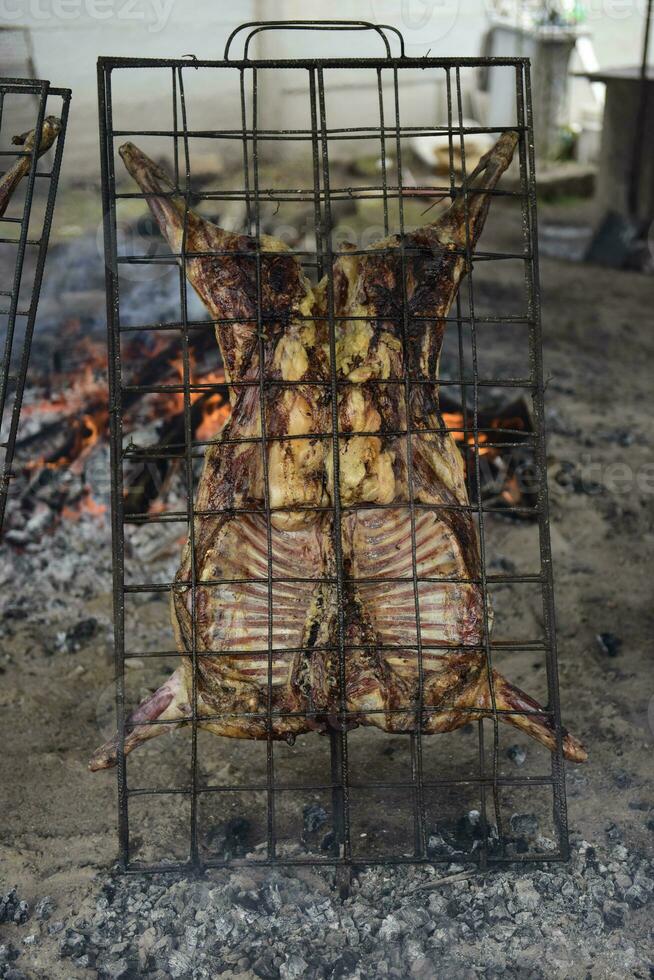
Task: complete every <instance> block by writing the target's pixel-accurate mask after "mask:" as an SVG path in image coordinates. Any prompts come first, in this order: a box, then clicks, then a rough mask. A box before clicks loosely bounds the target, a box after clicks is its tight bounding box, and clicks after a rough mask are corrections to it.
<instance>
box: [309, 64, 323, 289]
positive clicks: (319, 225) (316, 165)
mask: <svg viewBox="0 0 654 980" xmlns="http://www.w3.org/2000/svg"><path fill="white" fill-rule="evenodd" d="M309 102H310V111H311V156H312V160H313V222H314V225H315V234H316V274H317V276H318V279H319V280H320V279H322V277H323V274H324V271H325V268H324V250H325V246H324V220H323V215H322V209H321V206H320V150H319V146H318V108H317V105H316V76H315V74H314V72H313V70H312V69H309Z"/></svg>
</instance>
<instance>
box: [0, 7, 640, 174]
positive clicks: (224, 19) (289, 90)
mask: <svg viewBox="0 0 654 980" xmlns="http://www.w3.org/2000/svg"><path fill="white" fill-rule="evenodd" d="M644 2H645V0H588V4H587V6H588V8H589V20H588V26H589V28H590V30H591V31H592V33H593V37H594V42H595V47H596V51H597V54H598V58H599V61H600V65H602V66H609V65H615V64H623V63H627V62H630V61H631V62H633V61H634V60H636V58H637V57H638V51H639V46H640V34H641V20H642V12H643V4H644ZM489 4H490V0H360V2H357V3H353V2H352V0H350V2H345V0H330V2H327V0H232V2H230V3H227V2H224V0H0V25H5V26H10V27H11V26H13V27H19V26H23V27H26V28H28V29H29V31H30V36H31V42H32V50H33V57H34V63H35V67H36V71H37V73H38V74H39V75H40V77H44V78H49V79H50V81H51V82H52V83H53V84H57V85H67V86H70V87H71V88H72V89H73V95H74V101H73V107H72V115H71V124H70V131H69V144H68V151H67V161H68V167H69V168H70V165H71V161H74V165H75V167H76V171H77V172H78V173H79V174H80V175H83V176H87V175H92V174H95V173H96V172H97V108H96V104H97V96H96V76H95V62H96V58H97V56H98V55H100V54H106V55H134V54H136V55H143V56H152V57H156V56H181V55H184V54H187V53H191V52H192V53H194V54H196V55H197V56H198V57H206V58H218V57H221V56H222V50H223V46H224V42H225V39H226V37H227V35H228V34H229V32H230V31H231V30H232V28H233V27H234V26H235V25H236V24H238V23H241V22H243V21H247V20H251V19H286V18H292V17H300V18H307V17H329V18H361V19H366V20H373V21H384V22H387V23H392V24H395V25H396V26H398V27H399V28H400V29H401V30H402V31H403V33H404V35H405V38H406V41H407V50H408V53H409V54H412V55H421V54H425V53H426V52H427V51H431V53H432V54H433V55H475V54H478V53H479V51H480V49H481V44H482V39H483V36H484V33H485V30H486V28H487V23H488V19H487V9H488V6H489ZM337 43H338V50H339V51H342V52H343V53H344V54H360V55H366V54H374V53H376V52H378V51H379V50H380V41H379V39H378V38H377V37H374V36H367V35H361V34H357V35H354V34H352V35H339V40H338V42H337ZM333 51H334V36H333V35H328V36H318V35H315V36H311V37H309V36H307V35H306V34H304V35H302V37H301V39H300V37H299V36H298V35H295V34H292V33H284V34H269V35H263V36H262V38H261V39H260V40H259V41H258V42H257V45H256V47H255V49H254V53H255V55H256V54H257V53H259V54H260V55H263V56H271V57H272V56H279V57H284V56H287V57H294V56H297V55H299V54H313V53H315V54H323V55H324V54H328V53H332V52H333ZM189 74H190V73H189ZM372 81H373V80H372V79H370V80H368V81H367V82H364V83H363V84H362V82H361V79H360V78H359V77H357V81H356V83H355V82H353V84H352V87H351V89H350V90H349V91H348V90H347V89H344V90H342V91H341V93H340V95H334V98H333V104H334V109H333V111H332V116H333V117H335V115H336V113H340V114H341V116H342V124H347V122H348V121H351V120H352V119H353V118H355V117H360V116H361V115H362V114H364V113H367V112H368V111H369V110H370V112H372V111H373V110H374V108H375V99H376V96H375V93H374V88H373V87H371V84H370V82H372ZM191 84H192V83H189V85H191ZM163 87H164V86H163V82H162V79H161V77H158V75H157V73H152V74H150V75H146V74H145V73H144V77H143V78H142V79H140V80H139V84H138V88H135V87H134V88H132V89H131V90H130V91H129V92H123V93H122V96H123V97H124V98H125V99H126V100H128V102H129V105H130V113H131V122H133V123H134V124H135V125H136V126H137V127H138V126H141V125H147V124H148V123H150V124H151V125H155V123H154V120H156V119H157V118H159V117H162V118H163V117H166V118H167V116H166V114H169V101H168V99H165V100H162V98H161V95H160V93H161V91H162V89H163ZM284 88H285V98H284V101H283V105H282V102H281V101H280V100H276V101H275V103H274V104H273V103H271V102H270V101H269V102H268V103H266V104H265V111H266V113H267V118H269V119H270V120H271V122H274V121H278V120H279V119H281V118H283V119H289V120H293V119H294V118H296V117H297V116H301V115H302V113H304V112H305V110H306V99H305V96H304V94H302V93H300V91H299V86H298V85H297V79H296V80H295V81H294V79H293V78H292V77H291V76H289V77H287V78H286V79H285V80H284ZM406 91H407V95H406V100H405V103H404V104H403V115H404V117H405V118H408V121H410V118H411V115H412V114H414V113H415V114H416V115H418V114H424V112H425V111H428V112H430V113H432V114H438V113H440V112H442V103H443V97H442V92H440V91H439V90H438V86H434V84H433V81H431V80H426V79H425V78H424V77H422V78H421V77H420V73H416V75H415V78H414V79H413V81H412V85H411V87H410V88H407V90H406ZM575 94H576V98H577V99H584V98H587V97H588V92H587V91H586V90H585V89H584V86H583V85H577V87H576V89H575ZM194 98H195V101H194V105H195V106H197V109H196V111H197V113H198V115H197V116H196V118H195V120H193V121H191V124H192V125H199V124H205V122H206V124H207V125H209V124H210V123H211V121H212V120H214V119H215V117H216V114H217V112H216V110H217V109H220V112H221V113H223V111H224V110H225V109H226V108H227V109H228V113H227V114H228V117H232V118H236V115H237V109H238V106H237V102H236V92H235V91H227V90H225V91H223V90H222V89H218V90H212V91H211V92H207V91H206V90H205V91H204V92H196V93H194ZM432 117H433V115H432Z"/></svg>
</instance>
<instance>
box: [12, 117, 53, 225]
mask: <svg viewBox="0 0 654 980" xmlns="http://www.w3.org/2000/svg"><path fill="white" fill-rule="evenodd" d="M60 130H61V122H60V120H59V119H57V118H56V116H46V117H45V119H44V120H43V126H42V127H41V141H40V143H39V148H38V151H37V152H38V156H42V155H43V154H44V153H45V152H46V151H47V150H49V149H50V147H51V146H52V144H53V143H54V141H55V140H56V138H57V136H58V135H59V131H60ZM35 140H36V130H35V129H31V130H30V131H29V132H28V133H22V135H20V136H14V138H13V140H12V143H13V144H14V145H15V146H23V147H24V149H25V152H24V155H22V156H20V157H18V159H17V160H16V162H15V163H14V164H13V166H11V167H10V168H9V170H7V172H6V173H5V174H4V175H3V177H2V179H0V218H1V217H2V216H3V215H4V213H5V211H6V210H7V206H8V204H9V202H10V200H11V197H12V194H13V193H14V191H15V189H16V188H17V187H18V185H19V184H20V182H21V180H22V179H23V177H24V176H25V175H26V174H28V173H29V169H30V167H31V165H32V153H33V152H34V142H35Z"/></svg>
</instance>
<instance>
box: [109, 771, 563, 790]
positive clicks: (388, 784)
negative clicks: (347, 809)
mask: <svg viewBox="0 0 654 980" xmlns="http://www.w3.org/2000/svg"><path fill="white" fill-rule="evenodd" d="M553 783H554V780H553V777H552V775H551V773H550V774H549V775H543V776H498V777H497V779H494V778H493V777H492V776H461V777H459V778H455V777H450V778H449V779H425V780H423V784H422V785H423V786H424V788H425V789H440V788H441V787H443V786H513V787H526V788H528V787H531V786H552V785H553ZM338 786H339V784H338V783H331V782H329V783H307V784H302V783H299V784H298V783H295V784H294V783H288V784H284V783H275V786H274V788H273V792H274V793H311V792H314V793H317V792H330V791H331V790H333V789H337V788H338ZM348 786H349V787H350V789H353V790H380V789H411V788H413V786H414V784H413V782H411V781H407V780H372V781H371V782H369V783H368V782H366V783H359V782H356V781H352V780H350V781H349V782H348ZM267 789H268V785H267V783H244V784H242V785H241V784H236V783H235V784H233V785H229V784H228V785H223V786H198V787H197V793H198V794H203V795H207V794H210V793H219V794H222V793H265V792H266V791H267ZM192 792H193V790H192V788H191V787H186V786H171V787H165V788H163V787H162V788H159V787H156V788H155V787H152V788H149V787H145V786H144V787H134V788H133V789H132V788H131V787H130V788H128V790H127V793H128V796H190V795H191V794H192Z"/></svg>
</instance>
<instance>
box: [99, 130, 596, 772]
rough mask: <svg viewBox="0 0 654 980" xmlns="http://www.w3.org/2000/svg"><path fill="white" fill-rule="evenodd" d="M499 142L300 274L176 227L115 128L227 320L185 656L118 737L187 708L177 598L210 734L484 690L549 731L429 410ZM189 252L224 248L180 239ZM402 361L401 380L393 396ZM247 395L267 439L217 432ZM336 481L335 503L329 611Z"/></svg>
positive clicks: (393, 712)
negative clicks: (223, 414) (517, 678)
mask: <svg viewBox="0 0 654 980" xmlns="http://www.w3.org/2000/svg"><path fill="white" fill-rule="evenodd" d="M516 143H517V135H516V134H515V133H504V134H503V135H502V136H501V137H500V139H499V140H498V142H497V143H496V145H495V147H494V148H493V149H492V150H491V151H490V152H489V153H488V154H487V155H486V156H485V157H484V158H483V159H482V160H481V161H480V163H479V166H478V167H477V169H476V170H475V172H474V173H473V174H472V175H471V177H470V181H469V183H468V191H469V193H468V194H467V195H466V196H465V197H464V196H463V195H460V197H459V198H458V199H457V200H456V201H455V203H454V204H453V205H452V206H451V207H450V209H449V210H448V211H447V212H446V213H445V214H444V215H443V216H442V217H441V218H440V219H439V220H438V221H436V222H435V223H433V224H430V225H426V226H425V227H423V228H420V229H418V230H417V231H414V232H411V233H410V234H407V235H405V236H404V238H403V239H401V238H400V237H399V236H397V235H395V236H391V237H389V238H387V239H385V240H383V241H381V242H378V243H376V244H375V245H374V246H372V247H371V248H370V249H369V250H367V251H366V252H364V253H361V252H359V253H357V251H356V250H355V249H354V247H353V246H348V245H347V244H346V245H344V246H342V247H341V249H340V253H339V254H338V256H337V258H336V259H335V261H334V264H333V267H332V276H331V278H330V277H325V278H324V279H323V280H321V282H320V283H318V284H317V285H316V286H315V287H312V285H311V283H310V282H309V281H308V280H307V278H306V277H305V276H304V274H303V272H302V269H301V267H300V264H299V262H298V261H297V259H296V258H295V257H294V256H292V255H287V254H285V253H286V252H287V251H288V249H287V248H286V246H285V245H283V243H282V242H279V241H277V240H275V239H272V238H270V237H267V236H262V237H261V257H260V266H259V272H258V273H257V259H256V257H255V256H253V255H238V254H237V253H239V252H243V251H246V252H248V251H250V252H253V251H254V250H255V246H256V243H255V241H254V240H252V239H250V238H248V237H247V236H242V235H233V234H230V233H227V232H225V231H223V230H221V229H219V228H216V227H215V226H214V225H212V224H211V223H210V222H207V221H205V220H204V219H202V218H200V217H199V216H197V215H195V214H193V213H192V212H191V213H189V214H188V217H187V219H186V228H184V212H185V208H184V201H183V199H182V197H181V196H180V195H179V194H177V193H175V189H174V186H173V184H172V183H171V181H170V179H169V178H168V177H167V175H166V174H165V173H164V172H163V171H161V170H160V169H159V168H158V167H156V166H155V165H154V164H153V163H152V161H150V160H149V159H148V158H147V157H146V156H145V155H144V154H142V153H141V151H140V150H138V149H137V148H136V147H134V146H133V145H132V144H126V145H125V146H123V147H122V148H121V151H120V152H121V155H122V157H123V160H124V162H125V164H126V166H127V168H128V170H129V171H130V173H131V174H132V176H133V177H134V178H135V179H136V180H137V182H138V183H139V185H140V187H141V188H142V189H143V190H144V191H146V192H148V193H150V194H154V195H157V194H158V193H159V194H161V193H162V192H167V191H170V192H173V193H172V195H171V196H168V197H164V196H154V197H150V198H149V199H148V200H149V203H150V207H151V208H152V211H153V213H154V214H155V216H156V218H157V220H158V222H159V225H160V227H161V230H162V232H163V233H164V235H165V236H166V238H167V239H168V241H169V243H170V245H171V247H172V248H173V249H174V250H176V251H179V252H182V251H184V252H185V254H186V256H187V261H186V271H187V275H188V277H189V280H190V281H191V283H192V284H193V286H194V287H195V289H196V290H197V292H198V293H199V295H200V296H201V298H202V299H203V300H204V302H205V305H206V306H207V309H208V310H209V311H210V313H211V315H212V317H214V318H216V319H220V318H223V319H227V320H229V321H230V322H229V323H224V324H219V325H218V326H217V329H216V334H217V340H218V343H219V345H220V348H221V352H222V355H223V360H224V363H225V368H226V372H227V375H228V380H229V381H230V383H231V397H232V414H231V417H230V419H229V421H228V422H227V423H226V425H225V427H224V429H223V432H222V433H221V435H220V436H219V437H218V438H217V439H216V440H215V442H214V443H213V444H212V445H211V446H210V447H209V449H208V451H207V454H206V460H205V467H204V472H203V476H202V478H201V481H200V485H199V488H198V494H197V501H196V507H197V510H198V511H207V510H214V511H219V513H216V514H215V515H213V514H212V515H209V516H207V515H205V516H202V517H197V518H196V520H195V525H194V542H193V549H192V548H191V543H190V542H189V544H188V545H187V546H186V548H185V551H184V555H183V558H182V563H181V567H180V569H179V572H178V575H177V585H176V588H175V590H174V596H173V625H174V627H175V630H176V634H177V638H178V644H179V648H180V651H181V652H182V653H184V654H187V655H186V656H183V658H182V664H181V666H180V667H179V668H178V669H177V670H176V671H175V673H174V674H173V675H172V677H171V678H170V679H169V681H168V682H167V683H166V685H164V687H162V688H160V690H159V691H157V692H156V694H154V695H153V696H152V697H151V698H149V699H148V700H147V701H145V702H144V703H143V704H142V705H140V706H139V708H138V709H137V710H136V712H134V714H133V715H132V717H131V718H130V720H129V721H128V726H127V729H128V731H127V736H126V740H125V750H126V751H127V752H128V751H131V749H132V748H134V747H135V746H136V745H138V744H139V743H140V742H142V741H144V740H146V739H148V738H152V737H154V736H156V735H158V734H160V733H161V732H162V731H165V730H167V726H168V725H169V724H185V723H187V722H188V719H189V715H190V700H191V693H190V692H191V690H192V670H191V661H190V657H189V656H188V654H189V653H190V651H191V650H192V648H193V639H194V635H193V622H192V615H191V614H192V610H193V607H195V614H196V615H195V646H196V649H197V650H198V652H199V656H198V658H197V671H198V673H197V697H198V717H199V718H200V724H201V726H202V727H204V728H206V729H208V730H210V731H212V732H214V733H215V734H218V735H228V736H233V737H240V738H266V737H268V734H269V733H271V734H272V736H273V737H274V738H285V739H288V738H293V737H294V736H295V735H297V734H299V733H301V732H306V731H308V730H317V731H325V730H327V729H328V728H329V727H330V726H331V727H337V728H338V727H340V726H342V725H346V726H347V727H356V726H357V725H360V724H363V725H375V726H377V727H380V728H382V729H383V730H385V731H388V732H415V731H417V730H418V729H420V730H421V731H422V732H423V733H435V732H444V731H451V730H452V729H455V728H458V727H460V726H461V725H464V724H466V723H468V722H469V721H471V720H473V719H475V718H478V717H480V716H484V715H492V713H493V710H494V709H495V710H498V711H500V712H504V714H502V715H501V718H502V719H503V720H505V721H507V722H509V723H510V724H513V725H515V726H516V727H517V728H520V729H522V730H523V731H526V732H528V733H529V734H530V735H532V736H533V737H534V738H536V739H538V740H539V741H540V742H542V743H543V744H545V745H547V746H548V747H549V748H550V749H552V750H553V749H554V748H555V745H556V740H555V735H554V731H553V727H552V723H551V720H550V716H549V715H548V714H547V713H544V712H543V709H542V708H541V707H540V705H538V704H537V703H536V702H535V701H533V700H532V699H531V698H529V697H528V695H526V694H524V693H523V692H522V691H520V690H518V689H517V688H515V687H513V686H512V685H511V684H509V682H508V681H506V680H505V679H504V678H503V677H501V675H499V674H498V673H497V672H496V671H489V668H488V665H487V661H486V656H485V642H484V639H485V635H484V613H483V598H482V594H481V590H480V587H479V577H480V566H479V553H478V546H477V538H476V533H475V530H474V525H473V522H472V517H471V515H470V513H469V512H468V511H467V510H465V509H463V510H458V509H456V508H457V506H462V507H464V508H465V506H466V505H467V503H468V499H467V494H466V488H465V480H464V473H463V463H462V460H461V456H460V453H459V451H458V449H457V447H456V444H455V443H454V441H453V438H452V436H451V434H450V433H449V432H447V431H446V430H445V427H444V425H443V422H442V419H441V416H440V413H439V406H438V388H437V384H436V379H437V377H438V361H439V356H440V349H441V345H442V339H443V332H444V326H445V317H446V316H447V314H448V312H449V310H450V307H451V305H452V302H453V299H454V297H455V295H456V291H457V289H458V286H459V283H460V281H461V278H462V277H463V275H464V274H465V272H466V258H465V249H466V245H468V246H469V247H470V248H473V247H474V246H475V244H476V242H477V240H478V238H479V235H480V234H481V230H482V227H483V224H484V221H485V218H486V214H487V212H488V207H489V204H490V195H489V194H488V193H483V192H479V191H477V192H476V188H478V187H483V188H484V189H485V190H486V189H492V188H493V187H494V186H495V185H496V184H497V181H498V180H499V178H500V176H501V175H502V173H503V172H504V171H505V170H506V168H507V167H508V165H509V163H510V162H511V158H512V154H513V151H514V148H515V146H516ZM466 212H467V215H466ZM466 216H467V227H468V240H467V242H466ZM205 251H212V252H216V251H219V252H221V253H224V254H221V255H218V256H195V257H194V256H193V253H194V252H205ZM257 282H258V283H259V286H260V290H261V311H260V318H259V319H260V325H261V327H262V334H261V338H260V337H259V335H258V324H257ZM330 300H331V301H332V302H333V309H334V312H335V314H336V317H337V320H336V324H335V357H336V376H337V380H338V382H339V384H338V422H339V440H338V450H337V459H338V465H339V479H338V481H336V480H335V478H334V468H335V458H334V455H335V454H334V447H333V446H332V440H331V439H330V438H329V434H330V433H331V431H332V422H331V410H332V409H331V398H332V386H331V384H330V379H331V371H330V363H331V348H330V342H329V326H328V317H327V311H328V309H329V306H330ZM405 311H406V317H405ZM260 341H261V342H260ZM261 352H263V359H264V365H263V371H264V379H265V385H264V390H263V393H262V392H261V391H260V388H259V383H258V382H259V379H260V377H261V374H260V372H261V366H260V355H261ZM407 372H408V375H409V378H410V380H411V381H412V382H418V383H415V384H411V386H410V398H411V401H410V404H408V405H407V404H406V376H407ZM243 381H250V382H256V383H255V384H253V385H251V386H243V384H242V383H241V384H239V382H243ZM421 382H423V383H421ZM261 397H263V403H264V421H265V434H266V436H267V437H269V438H270V439H271V441H270V443H269V445H268V449H267V452H266V455H265V457H264V455H263V452H262V448H261V444H260V443H259V442H256V441H251V442H247V441H246V442H236V443H234V442H231V440H235V439H246V440H247V439H254V440H256V438H257V437H259V436H260V435H261V433H262V424H261V400H260V399H261ZM407 427H408V428H409V429H410V430H411V431H412V433H413V434H412V436H411V439H410V442H409V439H408V437H407V434H406V433H407ZM426 429H436V430H438V429H442V431H441V432H438V431H437V432H436V433H433V432H425V431H424V430H426ZM298 436H302V437H304V438H297V437H298ZM325 436H326V438H325ZM287 437H296V438H287ZM409 456H410V458H409ZM410 474H411V476H410ZM410 483H411V484H412V487H410ZM335 486H337V487H338V490H339V499H340V503H341V508H342V528H341V542H340V545H341V550H342V557H343V573H344V581H343V606H342V617H343V619H342V623H340V624H339V615H338V606H337V602H336V585H335V581H336V578H337V569H336V559H335V555H336V548H335V541H334V527H333V502H334V494H335V492H336V491H335ZM411 490H412V492H411ZM266 500H267V502H268V504H269V506H270V508H271V519H270V525H268V523H267V521H266V517H265V506H264V505H265V503H266ZM411 500H413V501H414V502H415V505H416V506H415V507H414V508H413V513H412V508H411V507H410V501H411ZM421 505H427V506H421ZM453 505H454V506H453ZM243 510H246V511H249V512H248V513H239V511H243ZM413 542H415V548H414V547H413V546H412V545H413ZM193 551H194V554H195V576H196V582H197V584H196V587H195V590H193V588H192V587H191V584H190V583H191V571H192V564H191V555H192V552H193ZM269 559H270V562H271V571H272V577H271V578H272V581H271V583H270V592H269V580H268V560H269ZM414 573H415V584H414ZM271 608H272V618H271V617H270V616H269V612H270V609H271ZM489 618H490V611H489ZM418 623H419V629H418ZM339 628H342V630H343V641H344V643H343V646H344V660H343V664H342V665H341V663H340V662H339V655H338V649H339V642H338V638H339ZM419 637H420V640H419ZM341 666H342V671H343V675H344V683H341ZM512 711H518V712H520V711H522V712H524V711H527V712H535V714H530V715H524V714H511V712H512ZM216 716H217V717H216ZM203 718H204V720H202V719H203ZM155 721H161V722H165V724H161V725H157V724H152V722H155ZM148 722H150V724H148ZM144 723H145V724H144ZM117 745H118V742H117V737H116V738H114V739H113V740H111V741H110V742H108V743H106V744H105V745H104V746H102V747H101V748H100V749H98V751H97V752H96V753H95V755H94V757H93V759H92V760H91V764H90V765H91V768H92V769H101V768H106V767H108V766H111V765H114V764H115V761H116V751H117ZM563 749H564V753H565V755H566V757H567V758H569V759H572V760H574V761H582V760H583V759H585V758H586V753H585V750H584V748H583V747H582V745H581V744H580V743H579V742H578V741H577V740H576V739H575V738H574V737H573V736H571V735H569V734H566V735H565V736H564V740H563Z"/></svg>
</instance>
